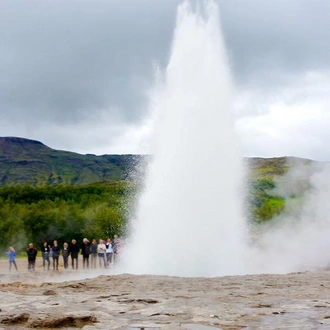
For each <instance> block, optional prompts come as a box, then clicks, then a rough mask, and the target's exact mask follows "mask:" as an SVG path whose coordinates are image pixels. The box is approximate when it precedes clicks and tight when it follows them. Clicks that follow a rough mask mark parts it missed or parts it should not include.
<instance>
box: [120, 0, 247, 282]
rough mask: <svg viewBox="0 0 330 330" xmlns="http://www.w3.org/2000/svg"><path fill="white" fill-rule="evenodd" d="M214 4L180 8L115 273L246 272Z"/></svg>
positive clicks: (236, 157) (238, 172)
mask: <svg viewBox="0 0 330 330" xmlns="http://www.w3.org/2000/svg"><path fill="white" fill-rule="evenodd" d="M230 80H231V79H230V72H229V66H228V63H227V58H226V52H225V48H224V42H223V38H222V35H221V30H220V24H219V13H218V7H217V5H216V4H215V3H214V2H212V1H210V2H207V3H206V4H205V6H204V8H202V9H199V10H197V11H194V10H193V9H192V8H191V6H190V4H189V3H188V2H184V3H183V4H182V5H181V6H179V8H178V13H177V26H176V29H175V33H174V40H173V45H172V52H171V56H170V60H169V64H168V66H167V68H166V71H165V73H164V81H163V84H162V87H161V88H159V89H158V91H157V96H156V104H154V109H153V110H154V111H156V114H157V121H156V124H155V129H154V132H155V133H154V136H153V140H152V143H153V150H152V155H153V161H152V162H151V163H150V164H149V167H148V173H147V177H146V182H145V189H144V191H143V193H142V194H141V196H140V200H139V205H138V211H137V214H136V217H135V218H134V220H133V221H132V226H133V228H132V235H131V237H130V240H129V243H128V244H127V249H126V251H125V254H124V255H123V270H124V271H126V272H130V273H135V274H142V273H144V274H163V275H178V276H217V275H224V274H239V273H243V272H244V270H245V265H244V264H243V262H244V260H245V259H246V258H244V257H243V254H244V251H245V247H246V243H245V238H246V228H245V221H244V218H243V216H242V200H243V198H242V184H243V182H244V180H243V166H242V163H241V162H242V156H241V153H240V150H239V147H238V138H237V137H236V135H235V131H234V124H233V119H232V115H231V81H230Z"/></svg>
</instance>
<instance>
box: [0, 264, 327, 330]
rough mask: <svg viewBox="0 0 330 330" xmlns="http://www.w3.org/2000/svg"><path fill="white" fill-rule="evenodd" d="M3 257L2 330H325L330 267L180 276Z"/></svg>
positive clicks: (0, 279) (0, 273)
mask: <svg viewBox="0 0 330 330" xmlns="http://www.w3.org/2000/svg"><path fill="white" fill-rule="evenodd" d="M40 263H41V261H40V258H39V260H38V261H37V268H36V271H35V272H34V273H28V272H27V271H26V264H27V263H26V260H25V259H21V260H19V271H20V272H19V273H16V272H15V271H12V272H11V273H10V274H8V262H7V261H6V260H1V261H0V290H1V300H0V329H29V328H34V329H72V328H81V329H85V330H89V329H90V330H92V329H103V330H104V329H149V330H150V329H164V330H166V329H168V330H169V329H178V330H180V329H187V330H207V329H225V330H229V329H283V328H285V329H288V328H290V329H330V283H329V279H330V272H329V271H315V272H302V273H291V274H286V275H274V274H273V275H246V276H224V277H216V278H181V277H169V276H150V275H142V276H138V275H129V274H121V275H114V271H113V270H111V269H106V270H104V269H103V270H102V269H97V270H93V271H92V270H89V271H83V270H67V271H64V270H63V269H62V268H61V269H60V270H59V271H57V272H56V271H49V272H47V271H46V272H44V271H43V269H42V267H41V266H40Z"/></svg>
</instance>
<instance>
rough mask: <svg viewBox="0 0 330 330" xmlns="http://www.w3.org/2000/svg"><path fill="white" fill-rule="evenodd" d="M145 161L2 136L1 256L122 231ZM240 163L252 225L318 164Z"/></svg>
mask: <svg viewBox="0 0 330 330" xmlns="http://www.w3.org/2000/svg"><path fill="white" fill-rule="evenodd" d="M146 160H147V158H146V156H139V155H102V156H95V155H81V154H77V153H73V152H67V151H60V150H54V149H51V148H49V147H47V146H45V145H44V144H43V143H41V142H38V141H34V140H28V139H23V138H17V137H2V138H0V255H1V249H5V247H6V246H8V245H10V244H15V245H16V247H19V246H17V245H18V242H20V244H21V246H20V248H24V247H25V246H26V244H27V243H28V241H35V242H38V243H41V242H42V240H44V239H46V240H52V239H55V238H57V239H58V240H59V241H61V242H63V241H65V240H67V239H69V238H72V237H75V238H77V239H79V240H82V238H83V237H86V236H88V237H108V236H113V235H114V234H119V235H125V232H126V227H127V223H128V221H129V219H130V216H131V215H132V214H133V213H134V208H135V205H136V203H135V202H136V199H135V197H136V196H137V194H138V193H139V189H140V187H141V185H140V183H139V182H138V181H136V180H133V179H135V178H136V176H134V175H133V174H134V173H136V172H137V171H138V172H140V173H143V169H144V168H145V162H146ZM210 161H212V159H210ZM244 161H245V164H246V169H247V174H248V175H247V182H246V183H247V189H246V191H245V192H244V194H245V195H246V196H245V197H246V204H245V206H246V208H245V210H244V212H245V215H246V216H247V218H249V220H250V222H251V224H255V225H257V226H256V227H259V225H262V224H263V223H266V222H268V221H272V220H273V219H276V215H279V214H281V213H282V212H283V211H284V210H285V207H286V206H287V205H288V203H290V202H292V200H295V201H297V202H300V203H302V202H303V195H304V193H305V192H306V190H308V189H310V176H311V173H313V171H314V169H315V166H314V165H318V164H317V162H314V161H311V160H307V159H301V158H294V157H279V158H245V159H244ZM316 167H317V166H316ZM141 168H142V172H141ZM290 169H295V171H293V172H294V175H291V174H289V173H290V172H291V171H290ZM297 169H298V170H297ZM301 169H303V170H301ZM178 180H180V179H179V178H178ZM293 188H295V189H293ZM197 190H198V187H196V191H197ZM283 190H284V191H285V192H287V193H286V194H284V195H283ZM284 196H285V197H284Z"/></svg>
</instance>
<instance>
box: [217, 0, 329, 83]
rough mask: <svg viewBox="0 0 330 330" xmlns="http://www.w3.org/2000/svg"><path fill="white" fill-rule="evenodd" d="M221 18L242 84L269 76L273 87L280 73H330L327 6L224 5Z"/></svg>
mask: <svg viewBox="0 0 330 330" xmlns="http://www.w3.org/2000/svg"><path fill="white" fill-rule="evenodd" d="M221 16H222V23H223V29H224V35H225V40H226V44H227V47H228V50H229V54H230V57H231V60H232V65H233V68H234V71H235V75H236V76H237V80H238V81H239V82H240V83H247V82H248V81H251V80H253V79H258V80H264V79H265V76H266V77H267V79H269V80H270V81H269V83H270V84H271V85H272V84H276V83H280V82H281V76H280V74H279V72H281V71H282V72H283V73H285V72H287V71H290V72H293V73H294V72H299V71H301V70H322V69H329V66H330V63H329V58H330V45H329V43H328V42H327V40H329V37H330V2H329V1H326V0H315V1H309V0H290V1H286V0H276V1H264V0H250V1H244V0H233V1H225V0H223V1H221ZM272 75H274V77H271V76H272ZM272 80H273V81H272ZM263 83H264V81H263Z"/></svg>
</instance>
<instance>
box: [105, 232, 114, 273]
mask: <svg viewBox="0 0 330 330" xmlns="http://www.w3.org/2000/svg"><path fill="white" fill-rule="evenodd" d="M105 248H106V250H105V252H106V256H107V267H109V266H110V264H111V262H112V255H113V247H112V240H111V238H108V239H107V242H106V244H105Z"/></svg>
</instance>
